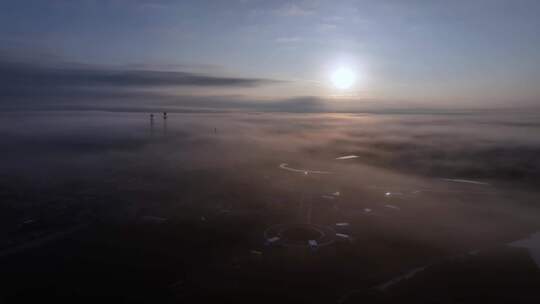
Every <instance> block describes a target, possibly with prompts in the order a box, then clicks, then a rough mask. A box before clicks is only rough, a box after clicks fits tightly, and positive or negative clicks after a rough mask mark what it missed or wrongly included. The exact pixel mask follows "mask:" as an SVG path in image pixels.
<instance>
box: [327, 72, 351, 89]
mask: <svg viewBox="0 0 540 304" xmlns="http://www.w3.org/2000/svg"><path fill="white" fill-rule="evenodd" d="M330 80H331V81H332V84H333V85H334V87H336V88H337V89H340V90H346V89H349V88H350V87H352V85H353V84H354V82H355V81H356V75H355V74H354V72H353V71H352V70H351V69H348V68H338V69H337V70H335V71H334V72H333V73H332V75H331V76H330Z"/></svg>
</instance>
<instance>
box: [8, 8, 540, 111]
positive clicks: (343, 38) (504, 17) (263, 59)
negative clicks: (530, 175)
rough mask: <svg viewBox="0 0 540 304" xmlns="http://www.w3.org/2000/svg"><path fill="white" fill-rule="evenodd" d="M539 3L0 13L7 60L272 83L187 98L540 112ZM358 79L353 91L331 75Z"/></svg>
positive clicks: (206, 90)
mask: <svg viewBox="0 0 540 304" xmlns="http://www.w3.org/2000/svg"><path fill="white" fill-rule="evenodd" d="M538 16H540V2H539V1H532V0H531V1H524V0H517V1H510V0H508V1H502V0H489V1H488V0H470V1H459V0H458V1H435V0H433V1H427V0H426V1H421V0H409V1H375V0H373V1H367V0H366V1H316V0H313V1H259V0H237V1H232V0H231V1H157V0H156V1H144V0H140V1H135V0H131V1H130V0H111V1H98V0H81V1H69V0H63V1H60V0H50V1H24V0H22V1H2V2H1V3H0V28H1V29H2V30H0V45H1V46H0V56H2V58H3V60H4V61H29V62H33V63H40V64H63V65H66V64H77V65H80V64H85V65H88V66H92V67H93V68H99V67H107V68H110V67H114V68H126V69H145V70H153V71H179V72H189V73H197V74H205V75H211V76H215V77H237V78H250V79H251V78H256V79H272V80H278V81H279V82H275V83H270V84H269V85H261V86H258V85H257V86H252V87H249V88H247V87H240V88H238V87H237V86H233V87H231V88H228V87H224V86H221V87H218V88H213V87H211V86H205V87H204V88H192V87H191V88H188V87H181V88H173V89H171V88H169V89H168V90H167V91H168V92H171V91H174V92H177V93H179V94H199V95H223V94H237V95H242V96H254V97H260V98H293V97H298V96H314V97H320V98H329V99H333V98H334V99H339V98H347V99H351V100H357V102H358V103H361V102H362V101H363V100H380V101H381V102H385V101H390V102H396V103H400V102H402V103H404V104H406V103H408V102H409V103H414V102H417V103H421V104H426V105H434V106H437V105H459V106H476V105H478V106H489V105H493V106H501V105H502V106H508V107H511V106H513V105H516V106H521V105H525V106H526V105H539V104H540V98H539V97H540V88H539V85H538V84H540V18H538ZM343 66H344V67H347V68H349V69H351V70H353V71H354V72H355V74H356V75H357V78H358V79H357V81H356V84H355V85H354V87H353V88H351V90H348V91H346V92H343V91H339V90H336V89H335V88H333V87H332V86H331V84H330V83H329V81H328V79H329V75H330V74H331V73H332V71H333V70H335V69H337V68H339V67H343Z"/></svg>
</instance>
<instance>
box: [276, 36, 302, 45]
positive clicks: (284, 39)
mask: <svg viewBox="0 0 540 304" xmlns="http://www.w3.org/2000/svg"><path fill="white" fill-rule="evenodd" d="M300 40H302V39H301V38H299V37H279V38H276V39H275V40H274V41H275V42H276V43H279V44H289V43H295V42H299V41H300Z"/></svg>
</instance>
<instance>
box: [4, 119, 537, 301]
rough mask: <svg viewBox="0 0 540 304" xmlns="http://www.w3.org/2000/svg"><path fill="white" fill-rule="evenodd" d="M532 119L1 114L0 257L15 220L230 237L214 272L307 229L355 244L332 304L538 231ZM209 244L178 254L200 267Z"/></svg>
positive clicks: (343, 257)
mask: <svg viewBox="0 0 540 304" xmlns="http://www.w3.org/2000/svg"><path fill="white" fill-rule="evenodd" d="M538 118H539V116H538V115H533V114H524V113H519V114H504V115H503V114H497V113H492V114H478V113H460V114H447V115H443V114H430V115H412V114H407V115H384V114H285V113H279V114H274V113H237V114H233V113H216V114H208V113H206V114H203V113H201V114H185V113H169V114H168V118H167V119H166V120H164V119H163V118H162V115H161V113H154V118H153V120H151V119H150V113H113V112H29V113H22V112H11V113H1V114H0V124H1V128H0V135H1V138H2V149H1V150H0V167H1V168H2V170H1V171H0V195H1V200H2V204H1V206H0V208H1V209H0V211H1V212H0V214H1V215H0V216H1V222H2V224H1V226H2V231H6V233H2V238H3V241H2V248H9V247H10V246H11V245H10V244H13V242H14V241H13V240H9V238H10V237H11V236H12V235H13V231H15V230H16V227H20V225H22V224H21V223H24V222H25V221H29V220H30V221H37V220H47V219H49V221H52V222H55V221H65V222H66V223H68V222H69V223H68V224H66V225H67V226H70V225H74V224H75V223H73V222H77V221H95V220H99V221H112V222H117V223H124V222H125V223H129V222H133V221H138V220H140V219H154V220H156V219H158V220H167V221H169V222H171V221H176V222H177V223H180V224H179V225H180V226H179V227H182V226H181V225H182V223H183V221H195V220H196V221H201V222H206V223H208V225H214V226H213V227H214V229H215V230H216V231H223V230H227V229H231V231H233V232H231V233H230V235H228V234H227V237H228V239H227V242H229V241H230V243H227V242H225V243H224V244H221V245H220V247H219V250H220V251H219V252H220V257H218V258H215V260H216V261H219V259H220V258H223V259H224V260H227V259H229V258H231V257H233V256H234V257H237V256H238V252H243V250H245V252H248V253H249V252H250V250H251V251H253V252H255V253H256V254H266V251H268V250H269V249H268V248H267V247H265V245H264V244H265V242H267V241H268V240H265V234H264V232H265V230H266V229H267V228H268V227H272V226H273V225H278V224H286V223H307V222H309V223H311V224H316V225H320V226H327V227H333V229H335V230H336V231H337V232H338V233H341V235H347V236H350V237H351V238H354V240H355V243H354V244H355V245H353V248H355V249H354V250H352V251H347V254H346V255H337V254H336V255H337V260H339V261H341V262H340V263H343V264H344V265H349V266H347V267H348V268H347V269H351V270H350V272H347V271H344V270H343V267H345V266H340V267H341V268H339V269H340V271H337V270H336V273H339V276H340V277H341V278H342V279H343V282H342V284H343V286H342V287H339V288H336V290H337V291H336V290H334V291H333V292H332V295H336V297H337V295H339V296H341V295H342V294H346V292H345V291H347V290H353V289H354V288H356V287H358V286H355V284H356V285H358V284H360V283H361V282H364V281H358V280H357V278H358V277H361V276H362V275H365V276H366V277H365V278H364V277H363V278H364V279H365V280H366V281H365V282H364V283H365V284H366V286H367V285H373V286H375V285H377V284H382V283H384V281H385V280H386V279H391V278H392V276H393V275H394V274H396V275H397V274H398V273H400V272H402V271H403V270H406V269H408V268H411V269H414V267H423V266H425V265H426V264H430V263H438V262H439V261H441V260H444V259H447V258H448V257H452V256H455V255H456V254H463V253H467V252H476V251H478V250H484V249H486V248H491V247H493V246H498V245H502V244H506V243H510V242H513V241H517V240H519V239H523V238H527V237H528V236H529V235H530V234H532V233H534V232H535V231H537V230H538V229H539V227H540V221H539V219H540V213H538V211H539V210H540V205H539V202H538V197H539V192H538V187H537V186H538V185H539V182H538V180H539V178H540V157H539V155H540V137H539V136H538V134H540V123H539V121H540V120H539V119H538ZM344 156H350V157H344ZM336 158H338V159H336ZM339 158H341V159H339ZM66 210H67V211H66ZM65 217H68V218H69V219H68V220H66V219H65ZM218 218H219V219H220V220H217V219H218ZM223 218H225V219H223ZM336 223H346V224H347V226H348V228H347V229H346V231H340V230H339V229H341V228H340V227H342V226H344V225H341V226H339V225H338V226H336ZM236 224H238V225H240V227H237V226H235V225H236ZM175 227H176V226H175ZM171 229H172V228H171ZM180 229H182V228H180ZM193 232H194V233H197V232H195V231H193ZM200 236H201V237H205V236H204V234H200ZM21 242H23V241H21ZM209 244H210V243H208V244H207V243H203V242H202V243H196V244H195V245H194V244H190V246H191V250H198V251H201V252H204V251H205V250H209V251H211V250H213V249H212V246H213V245H209ZM229 244H230V245H229ZM196 246H199V247H200V248H196ZM228 246H230V248H229V247H228ZM321 250H323V248H321ZM209 254H211V253H209ZM326 258H328V259H331V258H329V257H326ZM239 259H240V262H238V263H240V264H241V263H242V262H241V258H239ZM267 262H268V263H270V264H272V261H267ZM216 263H218V262H216ZM318 263H319V264H324V263H327V264H331V262H328V261H326V260H321V261H318ZM354 263H357V264H358V263H360V265H356V264H354ZM284 267H285V266H284ZM328 267H329V268H330V266H328ZM422 269H423V268H422ZM325 271H326V272H327V275H328V277H327V279H328V280H331V278H332V272H331V271H330V270H328V269H326V270H325ZM368 277H369V279H366V278H368ZM349 278H350V279H351V280H350V281H346V280H347V279H349ZM194 280H195V279H194ZM370 280H373V281H370ZM366 282H367V283H366ZM364 283H362V284H364ZM340 288H343V290H341V289H340Z"/></svg>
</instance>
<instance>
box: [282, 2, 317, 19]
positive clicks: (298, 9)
mask: <svg viewBox="0 0 540 304" xmlns="http://www.w3.org/2000/svg"><path fill="white" fill-rule="evenodd" d="M276 13H277V14H278V15H279V16H286V17H298V16H308V15H312V14H314V13H315V9H313V8H311V7H307V6H300V5H298V4H296V3H287V4H285V5H283V6H282V7H280V8H279V9H278V10H277V11H276Z"/></svg>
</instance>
